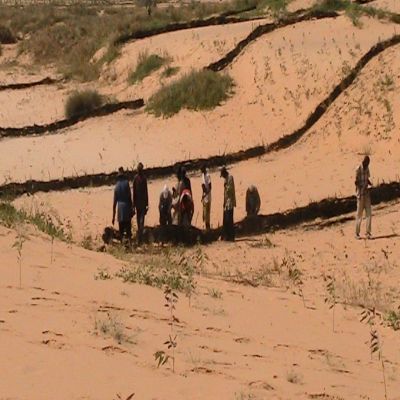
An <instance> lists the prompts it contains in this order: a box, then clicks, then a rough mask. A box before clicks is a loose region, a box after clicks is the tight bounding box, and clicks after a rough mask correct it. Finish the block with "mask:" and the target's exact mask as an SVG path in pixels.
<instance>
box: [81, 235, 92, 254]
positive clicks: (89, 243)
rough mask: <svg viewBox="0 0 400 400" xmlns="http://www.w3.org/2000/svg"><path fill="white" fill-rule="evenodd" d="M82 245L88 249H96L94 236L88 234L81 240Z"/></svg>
mask: <svg viewBox="0 0 400 400" xmlns="http://www.w3.org/2000/svg"><path fill="white" fill-rule="evenodd" d="M81 246H82V247H83V248H84V249H86V250H93V249H94V244H93V237H92V235H91V234H90V233H88V234H86V235H85V236H84V237H83V239H82V241H81Z"/></svg>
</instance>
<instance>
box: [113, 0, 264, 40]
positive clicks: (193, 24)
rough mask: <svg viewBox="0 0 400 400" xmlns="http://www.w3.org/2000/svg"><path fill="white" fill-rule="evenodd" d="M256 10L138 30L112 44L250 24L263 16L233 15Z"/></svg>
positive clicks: (122, 36)
mask: <svg viewBox="0 0 400 400" xmlns="http://www.w3.org/2000/svg"><path fill="white" fill-rule="evenodd" d="M256 8H257V7H256V6H251V7H248V8H245V9H243V10H237V11H228V12H226V13H223V14H221V15H218V16H215V17H210V18H207V19H199V20H193V21H187V22H176V23H173V24H169V25H166V26H162V27H160V28H154V29H142V30H138V31H135V32H133V33H128V34H125V35H121V36H120V37H118V38H117V39H115V41H114V44H115V45H116V46H120V45H122V44H125V43H127V42H130V41H132V40H138V39H146V38H149V37H152V36H157V35H161V34H163V33H171V32H177V31H182V30H186V29H194V28H205V27H207V26H214V25H227V24H236V23H240V22H251V21H257V20H260V19H264V18H265V16H260V17H253V18H245V17H235V15H238V14H242V13H245V12H249V11H254V10H255V9H256Z"/></svg>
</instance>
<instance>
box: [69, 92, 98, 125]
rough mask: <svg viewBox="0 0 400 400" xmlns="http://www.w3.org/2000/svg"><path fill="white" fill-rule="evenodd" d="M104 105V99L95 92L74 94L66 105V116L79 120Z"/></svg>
mask: <svg viewBox="0 0 400 400" xmlns="http://www.w3.org/2000/svg"><path fill="white" fill-rule="evenodd" d="M102 104H103V97H102V96H101V95H100V94H99V93H98V92H97V91H95V90H85V91H83V92H74V93H72V94H71V95H70V96H69V97H68V99H67V102H66V104H65V116H66V117H67V118H77V117H80V116H82V115H85V114H87V113H89V112H91V111H93V110H95V109H96V108H99V107H100V106H101V105H102Z"/></svg>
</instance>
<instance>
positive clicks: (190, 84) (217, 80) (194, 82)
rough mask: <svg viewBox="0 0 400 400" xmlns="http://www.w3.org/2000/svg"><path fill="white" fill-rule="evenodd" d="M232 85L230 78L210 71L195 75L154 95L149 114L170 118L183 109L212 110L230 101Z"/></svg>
mask: <svg viewBox="0 0 400 400" xmlns="http://www.w3.org/2000/svg"><path fill="white" fill-rule="evenodd" d="M233 85H234V84H233V80H232V78H231V77H230V76H229V75H226V74H218V73H217V72H212V71H208V70H201V71H192V72H190V73H189V74H186V75H184V76H183V77H182V78H181V79H179V80H178V81H176V82H173V83H171V84H170V85H168V86H164V87H163V88H161V89H160V90H159V91H158V92H157V93H155V94H154V95H153V96H152V97H151V98H150V99H149V103H148V105H147V110H148V111H149V112H150V113H153V114H155V115H156V116H160V115H162V116H164V117H171V116H172V115H174V114H176V113H178V112H179V111H180V110H181V109H182V108H186V109H188V110H211V109H213V108H215V107H217V106H218V105H220V104H221V103H222V102H223V101H225V100H226V99H228V97H229V96H230V95H231V94H232V89H233Z"/></svg>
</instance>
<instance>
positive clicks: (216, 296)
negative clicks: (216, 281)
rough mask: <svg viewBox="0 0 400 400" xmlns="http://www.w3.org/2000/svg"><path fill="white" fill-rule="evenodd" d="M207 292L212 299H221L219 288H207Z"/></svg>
mask: <svg viewBox="0 0 400 400" xmlns="http://www.w3.org/2000/svg"><path fill="white" fill-rule="evenodd" d="M208 294H209V296H211V297H212V298H213V299H222V292H221V291H220V290H219V289H214V288H210V289H208Z"/></svg>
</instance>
